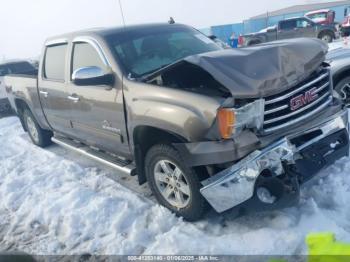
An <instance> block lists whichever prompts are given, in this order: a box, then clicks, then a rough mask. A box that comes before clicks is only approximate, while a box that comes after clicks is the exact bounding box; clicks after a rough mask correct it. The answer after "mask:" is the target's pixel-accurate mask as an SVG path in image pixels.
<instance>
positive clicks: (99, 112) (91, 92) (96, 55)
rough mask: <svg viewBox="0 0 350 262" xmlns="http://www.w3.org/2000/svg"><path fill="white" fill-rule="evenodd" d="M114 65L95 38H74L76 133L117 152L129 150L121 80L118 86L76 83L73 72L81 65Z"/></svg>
mask: <svg viewBox="0 0 350 262" xmlns="http://www.w3.org/2000/svg"><path fill="white" fill-rule="evenodd" d="M91 66H94V67H99V68H101V69H102V70H103V71H104V72H106V73H107V72H110V71H111V67H110V65H109V63H108V61H107V59H106V56H105V55H104V52H103V51H102V48H101V47H100V45H99V44H98V43H97V41H95V40H91V39H90V40H88V39H87V40H84V38H78V40H75V41H73V46H72V52H71V63H70V76H71V77H70V82H69V85H68V92H69V96H70V97H71V98H74V100H73V99H72V100H71V101H70V108H71V122H72V127H73V131H74V135H75V136H76V137H77V138H78V139H79V140H81V141H83V142H85V143H86V144H88V145H91V146H95V147H98V148H99V149H103V150H106V151H109V152H113V153H125V152H126V153H128V152H129V147H128V142H127V134H126V126H125V120H124V108H123V93H122V85H121V81H119V82H118V80H116V83H115V85H114V86H106V85H86V86H85V85H83V86H82V85H75V84H74V83H73V81H72V75H73V73H74V72H75V71H76V70H77V69H81V68H84V67H91Z"/></svg>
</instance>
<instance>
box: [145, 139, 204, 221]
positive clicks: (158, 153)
mask: <svg viewBox="0 0 350 262" xmlns="http://www.w3.org/2000/svg"><path fill="white" fill-rule="evenodd" d="M145 168H146V176H147V180H148V183H149V186H150V188H151V190H152V192H153V194H154V195H155V197H156V198H157V200H158V202H159V203H160V204H161V205H163V206H165V207H167V208H168V209H170V210H171V211H173V212H174V213H176V214H177V215H179V216H182V217H184V218H185V219H186V220H189V221H195V220H198V219H200V218H201V217H202V216H203V215H204V213H205V211H206V210H207V207H208V204H207V202H206V200H205V199H204V198H203V196H202V195H201V194H200V192H199V189H200V187H201V184H200V181H199V178H198V176H197V174H196V173H195V171H194V170H193V169H192V168H189V167H188V166H187V165H186V164H185V163H184V161H183V160H182V158H181V156H180V154H179V153H178V152H177V151H176V150H175V149H174V148H172V147H171V146H168V145H156V146H153V147H152V148H151V149H150V150H149V151H148V153H147V155H146V159H145Z"/></svg>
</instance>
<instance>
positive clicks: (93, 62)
mask: <svg viewBox="0 0 350 262" xmlns="http://www.w3.org/2000/svg"><path fill="white" fill-rule="evenodd" d="M87 66H97V67H99V68H101V69H102V70H104V71H106V69H107V68H106V65H105V64H104V63H103V61H102V59H101V58H100V56H99V54H98V52H97V51H96V50H95V48H94V47H92V46H91V45H90V44H89V43H76V44H74V49H73V59H72V70H71V73H73V72H74V71H75V70H77V69H79V68H82V67H87Z"/></svg>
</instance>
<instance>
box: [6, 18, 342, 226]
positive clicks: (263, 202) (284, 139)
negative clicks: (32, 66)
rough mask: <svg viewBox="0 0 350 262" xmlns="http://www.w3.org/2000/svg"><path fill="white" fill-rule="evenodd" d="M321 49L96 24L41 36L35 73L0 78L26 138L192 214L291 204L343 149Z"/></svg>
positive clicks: (174, 27)
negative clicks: (228, 42)
mask: <svg viewBox="0 0 350 262" xmlns="http://www.w3.org/2000/svg"><path fill="white" fill-rule="evenodd" d="M326 53H327V45H326V44H324V43H323V42H322V41H320V40H317V39H298V40H296V39H294V40H286V41H281V42H276V43H274V44H265V45H260V46H256V47H251V48H243V49H238V50H228V49H227V50H224V49H222V48H220V47H219V46H217V45H216V44H215V43H214V42H213V41H212V40H211V39H209V38H207V37H206V36H205V35H203V34H201V33H200V32H199V31H197V30H195V29H193V28H191V27H188V26H185V25H181V24H151V25H141V26H130V27H125V28H112V29H99V30H97V29H96V30H89V31H82V32H76V33H71V34H65V35H61V36H58V37H54V38H50V39H48V40H47V41H46V42H45V45H44V47H43V53H42V58H41V62H40V66H39V73H38V75H37V76H34V75H32V76H28V75H26V76H25V75H23V76H21V75H12V76H11V75H10V76H7V77H5V84H6V90H7V92H8V96H9V99H10V103H11V105H12V107H13V109H14V110H15V111H16V112H17V115H18V117H19V119H20V120H21V123H22V125H23V128H24V130H25V131H28V133H29V136H30V138H31V140H32V141H33V143H34V144H36V145H38V146H41V147H45V146H47V145H49V144H50V143H51V141H53V142H55V143H57V144H59V145H62V146H64V147H66V148H69V149H71V150H74V151H76V152H79V153H81V154H84V155H86V156H88V157H91V158H93V159H95V160H97V161H100V162H102V163H104V164H107V165H109V166H111V167H114V168H116V169H117V170H119V171H123V172H126V173H129V174H130V175H132V176H133V175H137V177H138V181H139V183H140V184H143V183H145V182H146V181H148V184H149V186H150V188H151V190H152V192H153V194H154V195H155V197H156V199H157V200H158V201H159V203H160V204H162V205H164V206H165V207H167V208H169V209H170V210H172V211H173V212H175V213H176V214H177V215H180V216H183V217H184V218H185V219H187V220H192V221H193V220H197V219H200V218H201V217H202V216H203V214H204V213H205V211H206V210H207V209H208V207H209V206H212V207H213V208H214V209H215V210H216V211H217V212H223V211H226V210H229V209H231V208H233V207H236V208H239V209H241V208H242V209H243V208H247V209H249V208H254V210H259V209H264V210H266V209H269V208H271V209H273V208H280V207H285V206H289V205H292V204H294V203H295V201H296V200H298V196H299V186H300V184H302V183H304V182H305V181H307V180H308V179H310V178H311V177H313V176H314V175H315V174H316V173H317V172H318V171H319V170H320V169H321V168H324V167H325V166H327V165H329V164H331V163H333V162H334V161H335V160H337V159H339V158H341V157H343V156H347V155H348V153H349V134H348V113H347V110H346V109H345V108H344V106H343V104H342V103H340V101H339V100H337V99H336V98H334V97H333V95H332V92H333V90H332V81H331V76H330V73H329V66H328V65H327V64H326V63H324V59H325V55H326ZM42 164H43V165H45V163H42Z"/></svg>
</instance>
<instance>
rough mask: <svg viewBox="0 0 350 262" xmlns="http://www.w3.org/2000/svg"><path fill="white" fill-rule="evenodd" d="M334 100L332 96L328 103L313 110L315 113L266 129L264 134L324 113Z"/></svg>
mask: <svg viewBox="0 0 350 262" xmlns="http://www.w3.org/2000/svg"><path fill="white" fill-rule="evenodd" d="M332 100H333V97H332V96H330V97H329V99H328V100H327V102H326V103H324V104H322V105H320V106H319V107H317V108H316V109H315V110H313V111H311V112H309V113H307V114H305V115H303V116H301V117H299V118H296V119H293V120H291V121H288V122H286V123H284V124H282V125H278V126H275V127H270V128H266V129H264V132H265V133H269V132H272V131H276V130H279V129H281V128H285V127H287V126H290V125H294V124H296V123H298V122H300V121H302V120H304V119H306V118H308V117H310V116H312V115H314V114H317V113H318V112H320V111H322V110H323V109H324V108H326V107H327V106H328V105H329V104H330V103H331V102H332Z"/></svg>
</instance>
